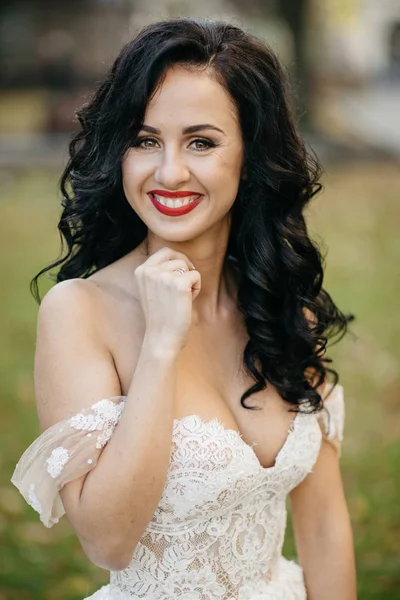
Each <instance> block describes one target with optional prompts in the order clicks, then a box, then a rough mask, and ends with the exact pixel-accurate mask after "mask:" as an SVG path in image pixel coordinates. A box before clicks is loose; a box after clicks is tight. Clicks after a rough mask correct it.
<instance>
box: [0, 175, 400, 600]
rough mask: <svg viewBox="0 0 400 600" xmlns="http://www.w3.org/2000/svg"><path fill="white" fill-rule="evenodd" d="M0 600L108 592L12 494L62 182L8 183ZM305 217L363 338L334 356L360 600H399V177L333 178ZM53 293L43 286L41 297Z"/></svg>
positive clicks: (73, 543)
mask: <svg viewBox="0 0 400 600" xmlns="http://www.w3.org/2000/svg"><path fill="white" fill-rule="evenodd" d="M0 179H1V184H2V186H1V187H2V200H1V202H2V204H1V215H2V218H1V221H0V233H1V235H0V272H1V280H2V291H1V295H0V315H1V317H0V318H1V324H0V325H1V332H2V335H1V342H2V344H1V349H0V353H1V354H0V359H1V360H0V375H1V399H0V419H1V423H2V435H1V452H0V472H1V479H0V553H1V556H2V569H1V571H2V574H1V575H0V600H33V599H34V600H39V599H40V600H81V599H82V598H83V597H84V596H87V595H89V594H90V593H92V592H93V591H95V590H96V589H97V588H98V587H99V586H100V585H102V584H104V583H106V582H107V575H108V574H107V572H105V571H103V570H101V569H98V568H96V567H94V566H93V565H91V564H90V562H89V560H88V559H87V557H86V556H85V554H84V553H83V551H82V549H81V548H80V546H79V543H78V541H77V539H76V537H75V534H74V532H73V531H72V528H71V527H70V525H69V524H68V522H67V520H66V519H65V518H64V519H62V520H61V522H60V523H59V524H58V525H57V526H56V527H54V528H52V529H49V530H48V529H46V528H44V527H43V525H42V524H41V523H40V521H39V519H38V517H37V515H36V513H34V511H33V510H32V509H31V508H30V507H28V506H27V505H26V504H25V502H24V500H23V499H22V497H20V495H19V493H18V492H17V490H16V489H15V488H14V487H13V486H12V485H11V484H10V483H9V480H10V477H11V474H12V471H13V469H14V466H15V464H16V462H17V460H18V459H19V457H20V455H21V453H22V451H23V450H24V449H25V448H26V447H27V446H28V445H29V444H30V443H31V441H33V439H34V438H35V437H37V435H38V433H39V429H38V423H37V416H36V408H35V402H34V394H33V381H32V371H33V356H34V346H35V328H36V315H37V305H36V304H35V302H34V300H33V299H32V297H31V296H30V293H29V287H28V284H29V280H30V278H31V277H32V276H33V275H34V274H35V273H36V272H37V271H38V270H39V269H40V268H42V266H43V265H45V264H47V263H48V262H50V260H52V259H53V258H55V257H56V256H57V255H58V252H59V239H58V233H57V228H56V225H57V220H58V212H59V204H58V193H57V187H56V186H57V174H54V173H53V172H45V171H35V172H29V171H21V172H15V173H0ZM325 186H326V189H325V191H324V193H323V194H322V195H320V196H319V197H318V198H317V199H315V200H314V202H313V204H312V206H311V207H310V209H309V222H310V232H311V234H312V236H313V237H314V238H316V239H317V240H318V239H319V238H321V240H324V242H323V243H324V245H325V246H326V247H327V248H328V249H329V252H328V255H327V269H326V278H325V287H326V289H328V291H329V292H330V294H331V295H332V297H333V299H334V300H335V302H336V303H337V304H338V305H339V307H340V308H341V309H342V310H344V311H346V312H347V311H348V312H353V313H355V315H356V317H357V320H356V322H355V323H354V324H353V325H352V331H353V332H354V334H355V336H351V335H349V336H347V337H346V338H345V339H344V340H343V341H342V342H340V344H338V345H337V346H333V347H332V349H331V350H330V351H328V355H330V356H332V357H333V358H334V359H335V367H336V369H337V370H338V371H339V373H340V375H341V383H342V384H343V385H344V388H345V394H346V411H347V413H346V429H345V441H344V446H343V456H342V467H343V477H344V482H345V490H346V496H347V499H348V504H349V508H350V513H351V517H352V521H353V527H354V538H355V549H356V558H357V570H358V588H359V598H360V599H361V600H372V599H379V600H380V599H384V598H385V599H386V598H390V600H396V599H398V600H400V443H399V432H400V368H399V356H400V351H399V349H400V341H399V340H400V318H399V308H398V307H399V297H400V277H399V270H400V269H399V265H400V236H399V233H398V229H399V224H400V204H399V189H400V172H399V170H398V168H397V167H395V166H390V165H383V164H362V165H353V164H351V165H348V166H347V167H343V166H342V167H340V168H339V167H335V168H328V173H327V176H326V177H325ZM50 285H51V282H50V281H48V280H46V279H44V281H43V287H42V291H43V292H44V291H45V290H46V289H48V288H49V287H50ZM288 534H289V535H288V539H287V541H286V544H285V550H286V552H287V554H288V555H292V554H293V553H294V547H293V540H292V535H291V529H290V527H289V530H288Z"/></svg>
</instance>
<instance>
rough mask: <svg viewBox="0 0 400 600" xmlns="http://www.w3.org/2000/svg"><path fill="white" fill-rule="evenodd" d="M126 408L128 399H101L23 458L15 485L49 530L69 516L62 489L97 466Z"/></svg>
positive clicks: (44, 435)
mask: <svg viewBox="0 0 400 600" xmlns="http://www.w3.org/2000/svg"><path fill="white" fill-rule="evenodd" d="M124 406H125V396H113V397H111V398H107V399H103V400H99V401H98V402H96V403H95V404H93V405H92V406H91V407H90V408H84V409H82V411H81V412H80V413H77V414H75V415H73V416H72V417H70V418H69V419H66V420H64V421H60V422H58V423H55V424H54V425H52V426H51V427H49V428H48V429H46V431H44V432H43V433H42V435H40V436H39V437H38V438H37V439H36V440H35V441H34V442H33V443H32V444H31V445H30V446H29V447H28V448H27V449H26V450H25V452H24V453H23V455H22V456H21V458H20V460H19V462H18V463H17V465H16V467H15V470H14V473H13V476H12V478H11V482H12V483H13V484H14V485H15V486H16V487H17V488H18V490H19V491H20V492H21V494H22V495H23V497H24V498H25V500H26V501H27V503H28V504H30V506H32V508H34V509H35V510H36V511H37V512H38V513H39V515H40V520H41V521H42V523H43V524H44V525H45V526H46V527H52V526H53V525H54V524H55V523H57V522H58V521H59V519H60V517H62V515H64V514H65V510H64V507H63V504H62V501H61V498H60V495H59V491H60V489H61V488H62V487H63V486H64V485H65V484H66V483H68V482H69V481H72V480H73V479H76V478H78V477H81V476H82V475H84V474H85V473H88V472H89V471H90V470H91V469H94V467H95V466H96V464H97V461H98V459H99V456H100V454H101V451H102V449H103V448H104V446H105V445H106V444H107V442H108V440H109V439H110V438H111V436H112V433H113V431H114V429H115V427H116V426H117V424H118V421H119V419H120V416H121V414H122V411H123V408H124Z"/></svg>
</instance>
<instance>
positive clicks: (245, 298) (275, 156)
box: [31, 18, 353, 410]
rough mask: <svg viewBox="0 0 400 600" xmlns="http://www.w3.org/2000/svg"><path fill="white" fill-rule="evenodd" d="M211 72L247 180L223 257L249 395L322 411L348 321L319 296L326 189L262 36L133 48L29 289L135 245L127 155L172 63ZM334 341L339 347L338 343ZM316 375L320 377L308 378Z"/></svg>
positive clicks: (74, 163) (74, 165) (228, 29)
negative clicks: (235, 123)
mask: <svg viewBox="0 0 400 600" xmlns="http://www.w3.org/2000/svg"><path fill="white" fill-rule="evenodd" d="M177 63H179V64H184V65H187V66H188V67H204V66H206V67H208V68H209V69H210V72H211V73H213V75H214V76H215V77H217V80H218V81H219V83H220V84H221V85H222V86H224V87H225V89H226V90H227V91H228V92H229V94H230V95H231V97H232V99H233V101H234V102H235V104H236V107H237V110H238V114H239V119H240V125H241V130H242V136H243V142H244V165H245V172H246V176H245V178H244V179H242V180H241V183H240V185H239V190H238V194H237V197H236V199H235V203H234V205H233V208H232V214H231V217H232V218H231V231H230V237H229V241H228V248H227V255H228V256H230V257H232V258H233V259H234V263H235V264H236V266H237V269H238V271H239V272H240V276H241V277H240V285H239V288H238V308H239V309H240V310H241V311H242V313H243V315H244V319H245V323H246V327H247V331H248V335H249V341H248V343H247V345H246V348H245V350H244V354H243V360H244V363H245V365H246V367H247V370H248V372H249V373H250V374H251V375H252V376H253V377H254V379H255V381H256V383H255V384H254V385H253V386H252V387H251V388H249V389H248V390H247V391H246V392H245V393H244V394H243V395H242V397H241V404H242V406H243V407H244V408H249V409H254V408H255V407H248V406H246V405H245V404H244V400H245V399H246V398H247V397H249V396H250V395H251V394H253V393H255V392H258V391H260V390H263V389H265V387H266V385H267V382H270V383H271V384H272V385H274V386H276V388H277V390H278V392H279V393H280V395H281V396H282V398H284V399H285V400H286V401H288V402H290V403H292V404H293V405H295V407H296V408H297V407H298V406H299V405H301V404H303V403H307V401H308V402H309V403H310V405H311V407H312V409H313V410H314V409H315V410H317V409H319V408H320V406H321V396H320V394H319V393H318V391H317V387H318V386H320V385H321V384H322V383H323V381H324V380H325V378H326V376H327V374H328V373H330V374H332V375H333V377H334V384H335V385H336V384H337V382H338V379H339V377H338V374H337V372H336V371H335V370H334V369H332V368H330V367H328V363H331V362H332V360H331V359H329V358H328V357H327V356H326V355H324V353H325V349H326V346H327V343H328V338H329V339H330V338H333V337H336V338H337V337H339V339H341V338H342V337H343V335H344V334H345V333H346V331H347V324H348V322H349V321H350V320H352V319H353V315H347V316H345V315H344V314H343V313H342V312H341V311H340V310H339V309H338V308H337V307H336V305H335V304H334V302H333V301H332V299H331V297H330V295H329V294H328V292H327V291H326V290H324V289H323V287H322V283H323V276H324V270H323V267H324V265H323V262H324V258H323V257H322V255H321V252H320V251H319V249H318V248H317V247H316V245H315V244H314V243H313V242H312V241H311V239H310V237H309V235H308V232H307V226H306V223H305V219H304V216H303V210H304V208H305V206H306V205H307V203H308V202H309V201H310V199H311V198H312V197H313V196H314V195H315V194H316V193H317V192H318V191H319V190H320V189H321V184H320V183H319V178H320V167H319V165H318V163H317V161H316V159H315V158H314V157H313V155H312V154H310V153H309V152H308V151H307V150H306V148H305V145H304V143H303V141H302V139H301V137H300V135H299V133H298V131H297V129H296V125H295V121H294V117H293V111H292V107H291V98H290V91H289V88H288V84H287V79H286V76H285V73H284V72H283V70H282V67H281V66H280V64H279V62H278V60H277V58H276V56H275V54H274V53H273V52H272V50H271V49H270V48H269V47H268V46H266V45H265V44H264V43H262V42H261V41H260V40H259V39H257V38H255V37H253V36H252V35H250V34H248V33H246V32H244V31H243V30H241V29H240V28H238V27H235V26H233V25H230V24H227V23H223V22H218V21H212V20H197V19H188V18H185V19H177V20H169V21H162V22H158V23H153V24H151V25H149V26H147V27H145V28H144V29H142V30H141V32H140V33H139V34H138V35H137V37H135V39H134V40H133V41H131V42H130V43H128V44H127V45H126V46H125V47H124V48H123V49H122V51H121V53H120V55H119V56H118V57H117V59H116V60H115V62H114V65H113V66H112V68H111V70H110V72H109V73H108V75H107V76H106V78H105V80H104V82H103V83H102V85H101V86H100V87H99V89H98V90H97V92H96V93H95V94H94V96H93V98H92V99H91V101H90V102H89V103H88V104H86V105H85V106H84V107H83V108H81V109H80V110H79V111H78V112H77V116H78V120H79V123H80V126H81V129H80V131H78V133H77V134H76V135H75V137H74V138H73V140H72V141H71V143H70V159H69V162H68V164H67V166H66V168H65V171H64V173H63V175H62V179H61V186H60V187H61V192H62V196H63V200H62V206H63V210H62V214H61V218H60V222H59V224H58V229H59V232H60V237H61V242H62V248H61V253H63V250H64V245H63V240H65V242H66V244H67V249H68V251H67V253H66V255H65V256H61V258H59V259H58V260H56V261H55V262H53V263H52V264H50V265H49V266H48V267H46V268H44V269H42V271H40V272H39V273H38V275H36V276H35V277H34V278H33V279H32V282H31V291H32V293H33V295H34V296H35V298H36V299H37V300H38V302H40V295H39V291H38V278H39V277H40V276H41V275H42V274H43V273H45V272H46V271H49V270H50V269H52V268H54V267H58V266H60V269H59V271H58V273H57V276H56V281H57V282H60V281H63V280H66V279H71V278H76V277H82V278H86V277H88V276H89V275H91V274H92V273H94V272H95V271H98V270H99V269H101V268H103V267H105V266H106V265H109V264H110V263H112V262H114V261H115V260H117V259H119V258H121V257H122V256H124V255H125V254H127V253H128V252H130V251H131V250H133V249H134V248H136V247H137V246H138V245H139V244H140V243H141V242H142V241H143V240H144V239H145V237H146V235H147V227H146V225H145V224H144V223H143V221H142V220H141V219H140V218H139V217H138V215H137V214H136V213H135V212H134V210H133V209H132V208H131V206H130V205H129V204H128V202H127V200H126V198H125V195H124V192H123V187H122V181H121V159H122V157H123V155H124V153H125V151H126V150H127V148H128V147H129V146H130V145H131V143H132V141H133V139H134V138H135V137H136V136H137V134H138V132H139V131H140V129H141V126H142V124H143V119H144V114H145V109H146V106H147V104H148V101H149V99H150V98H151V97H152V94H153V93H154V91H155V90H156V89H157V87H158V86H159V85H160V83H161V82H162V81H163V77H165V74H166V71H167V69H168V67H170V66H171V65H173V64H177ZM339 339H336V341H339ZM309 373H312V377H311V378H310V377H309V376H308V374H309Z"/></svg>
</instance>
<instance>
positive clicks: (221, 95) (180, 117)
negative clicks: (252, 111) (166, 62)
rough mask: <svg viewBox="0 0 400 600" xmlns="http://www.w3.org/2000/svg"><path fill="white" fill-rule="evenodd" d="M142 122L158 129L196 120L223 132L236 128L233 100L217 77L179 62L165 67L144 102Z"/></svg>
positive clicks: (195, 121)
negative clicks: (163, 74)
mask: <svg viewBox="0 0 400 600" xmlns="http://www.w3.org/2000/svg"><path fill="white" fill-rule="evenodd" d="M145 122H146V125H152V126H154V127H158V128H160V129H161V130H162V128H163V126H164V128H165V127H166V126H169V125H176V126H177V127H182V128H183V127H185V126H189V125H193V124H197V123H211V124H213V125H217V126H218V127H220V128H221V129H223V130H224V131H225V129H227V130H228V131H229V130H230V131H231V130H232V129H235V130H237V129H238V127H239V120H238V115H237V110H236V107H235V105H234V103H233V100H232V98H231V96H230V94H229V93H228V92H227V91H226V90H225V88H224V87H223V86H222V85H221V84H220V83H218V81H217V80H216V78H215V77H213V76H212V75H211V74H210V72H209V71H206V70H203V69H202V70H200V69H196V68H187V67H184V66H181V65H175V66H173V67H171V68H169V69H168V71H167V73H166V76H165V79H164V81H163V83H162V84H161V86H160V87H159V88H158V89H157V90H156V92H155V94H154V96H153V97H152V98H151V100H150V102H149V104H148V105H147V108H146V114H145ZM224 127H225V129H224Z"/></svg>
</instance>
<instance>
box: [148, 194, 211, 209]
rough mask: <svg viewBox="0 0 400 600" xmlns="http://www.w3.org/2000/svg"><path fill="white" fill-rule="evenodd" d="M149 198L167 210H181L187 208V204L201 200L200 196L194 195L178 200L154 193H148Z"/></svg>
mask: <svg viewBox="0 0 400 600" xmlns="http://www.w3.org/2000/svg"><path fill="white" fill-rule="evenodd" d="M149 196H150V198H151V199H152V200H155V201H156V202H158V203H159V204H162V205H163V206H167V207H168V208H182V207H183V206H189V204H192V203H193V202H196V200H198V199H199V198H201V196H202V194H194V195H191V196H184V197H180V198H168V197H166V196H161V195H159V194H155V193H154V192H149Z"/></svg>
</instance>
